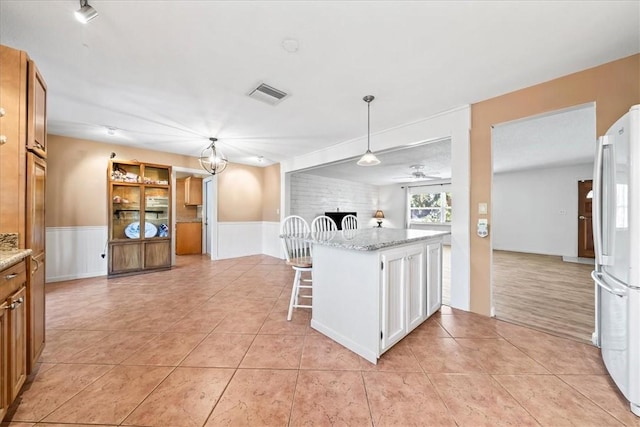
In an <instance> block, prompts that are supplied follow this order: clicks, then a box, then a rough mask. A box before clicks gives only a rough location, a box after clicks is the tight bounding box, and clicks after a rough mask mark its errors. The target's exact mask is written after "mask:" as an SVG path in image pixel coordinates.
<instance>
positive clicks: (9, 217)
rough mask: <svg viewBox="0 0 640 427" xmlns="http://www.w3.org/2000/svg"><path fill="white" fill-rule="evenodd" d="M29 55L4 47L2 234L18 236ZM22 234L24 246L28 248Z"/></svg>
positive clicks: (0, 68)
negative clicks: (27, 58) (4, 141)
mask: <svg viewBox="0 0 640 427" xmlns="http://www.w3.org/2000/svg"><path fill="white" fill-rule="evenodd" d="M26 79H27V60H26V54H25V53H24V52H21V51H19V50H16V49H11V48H9V47H6V46H3V45H1V44H0V107H2V108H3V109H4V110H5V115H4V116H3V117H2V118H0V135H4V136H6V138H7V142H6V143H4V144H0V233H16V232H18V231H19V230H23V229H24V221H25V217H24V189H25V179H24V169H23V168H24V157H22V156H23V154H22V153H23V152H24V147H25V139H24V138H25V137H24V128H25V122H24V120H25V116H24V108H25V105H24V103H25V99H24V96H22V94H24V92H25V91H26V84H27V83H26ZM23 245H24V235H23V234H22V233H20V247H24V246H23Z"/></svg>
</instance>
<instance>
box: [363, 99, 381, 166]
mask: <svg viewBox="0 0 640 427" xmlns="http://www.w3.org/2000/svg"><path fill="white" fill-rule="evenodd" d="M374 99H375V97H374V96H373V95H367V96H365V97H364V98H362V100H363V101H364V102H366V103H367V151H366V152H365V153H364V155H363V156H362V157H361V158H360V160H358V166H375V165H379V164H380V160H378V158H377V157H376V155H375V154H373V153H372V152H371V144H370V139H371V101H373V100H374Z"/></svg>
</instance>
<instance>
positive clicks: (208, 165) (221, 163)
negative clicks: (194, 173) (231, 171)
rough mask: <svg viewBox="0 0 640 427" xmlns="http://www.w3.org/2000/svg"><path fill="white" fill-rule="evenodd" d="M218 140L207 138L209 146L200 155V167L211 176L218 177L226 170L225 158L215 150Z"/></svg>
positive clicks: (226, 161)
mask: <svg viewBox="0 0 640 427" xmlns="http://www.w3.org/2000/svg"><path fill="white" fill-rule="evenodd" d="M217 140H218V138H209V141H211V144H209V146H208V147H207V148H205V149H204V150H202V153H201V154H200V159H199V160H200V166H202V169H204V170H206V171H207V172H209V173H210V174H211V175H218V174H219V173H222V171H224V170H225V169H226V168H227V164H228V163H229V162H228V160H227V157H226V156H225V155H224V154H222V152H221V151H220V150H218V149H217V148H216V141H217Z"/></svg>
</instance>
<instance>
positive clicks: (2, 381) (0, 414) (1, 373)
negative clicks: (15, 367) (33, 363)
mask: <svg viewBox="0 0 640 427" xmlns="http://www.w3.org/2000/svg"><path fill="white" fill-rule="evenodd" d="M9 360H10V357H9V303H8V302H7V301H4V302H3V303H2V304H0V420H2V419H4V416H5V415H6V414H7V409H8V408H9V405H10V404H11V397H10V396H9Z"/></svg>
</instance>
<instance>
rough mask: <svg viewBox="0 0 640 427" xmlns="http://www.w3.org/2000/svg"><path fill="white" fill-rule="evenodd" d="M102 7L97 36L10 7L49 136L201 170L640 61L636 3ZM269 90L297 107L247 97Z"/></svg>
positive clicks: (67, 14) (327, 142) (63, 7)
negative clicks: (112, 146) (43, 102)
mask: <svg viewBox="0 0 640 427" xmlns="http://www.w3.org/2000/svg"><path fill="white" fill-rule="evenodd" d="M90 4H91V5H92V6H93V7H95V9H96V10H97V11H98V13H99V16H98V17H97V18H96V19H94V20H93V21H91V22H89V23H88V24H86V25H83V24H80V23H78V22H77V21H75V19H74V18H73V11H74V10H76V9H78V7H79V2H78V1H75V0H64V1H53V0H44V1H36V0H30V1H22V0H0V43H2V44H5V45H8V46H12V47H15V48H18V49H23V50H25V51H27V52H28V53H29V55H30V56H31V57H32V58H33V59H34V60H35V61H36V62H37V64H38V67H39V68H40V70H41V71H42V73H43V75H44V76H45V79H46V81H47V85H48V96H49V104H48V118H49V122H48V124H49V132H50V133H53V134H59V135H66V136H72V137H77V138H85V139H91V140H97V141H103V142H109V143H116V144H129V145H136V146H139V147H142V148H147V149H153V150H160V151H168V152H175V153H181V154H185V155H192V156H197V155H199V153H200V151H201V150H202V149H203V148H204V147H205V146H206V145H207V138H208V137H210V136H216V137H218V138H219V139H220V143H219V145H220V147H221V148H222V149H223V151H224V152H225V153H226V154H227V155H228V157H229V158H230V160H232V161H236V162H242V163H249V164H252V163H253V164H255V163H254V162H255V158H256V156H264V158H265V159H266V160H267V162H265V163H264V164H268V163H270V162H278V161H282V160H284V159H287V158H291V157H293V156H297V155H301V154H306V153H309V152H312V151H316V150H319V149H321V148H324V147H327V146H332V145H334V144H338V143H340V142H343V141H347V140H352V139H354V138H358V137H362V136H364V135H365V134H366V104H365V103H364V101H362V97H363V96H364V95H368V94H373V95H375V96H376V100H375V101H373V103H372V104H371V131H372V133H376V132H380V131H382V130H385V129H389V128H393V127H396V126H400V125H402V124H405V123H410V122H414V121H416V120H419V119H423V118H425V117H429V116H431V115H433V114H435V113H439V112H442V111H446V110H449V109H451V108H455V107H458V106H460V105H465V104H469V103H474V102H477V101H481V100H484V99H487V98H491V97H494V96H497V95H500V94H504V93H507V92H511V91H513V90H516V89H519V88H523V87H527V86H531V85H533V84H536V83H540V82H543V81H547V80H550V79H553V78H556V77H559V76H563V75H566V74H569V73H572V72H576V71H580V70H583V69H586V68H589V67H593V66H596V65H599V64H602V63H606V62H609V61H612V60H615V59H618V58H622V57H625V56H628V55H631V54H634V53H637V52H640V2H639V1H637V0H633V1H556V2H549V1H509V2H502V1H424V2H419V1H406V2H405V1H333V2H319V1H318V2H307V1H279V2H273V1H242V2H232V1H220V2H218V1H205V0H201V1H151V0H148V1H135V2H134V1H108V0H91V1H90ZM286 39H295V40H297V41H298V44H299V49H298V51H297V52H295V53H289V52H287V51H286V50H285V49H284V48H283V41H284V40H286ZM260 82H265V83H267V84H269V85H271V86H274V87H276V88H278V89H282V90H284V91H286V92H288V93H290V96H289V97H288V98H287V99H285V100H284V101H282V102H281V103H280V104H279V105H277V106H271V105H267V104H265V103H262V102H259V101H256V100H254V99H251V98H249V97H247V96H246V94H247V93H248V92H249V91H250V90H251V89H252V88H253V87H255V86H256V85H257V84H258V83H260ZM107 127H114V128H116V129H117V130H116V131H115V135H113V136H111V135H108V134H107ZM371 146H372V149H373V151H375V150H376V147H375V138H372V141H371ZM363 151H364V147H363ZM408 172H410V171H407V173H408Z"/></svg>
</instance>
